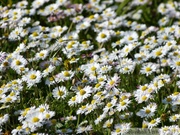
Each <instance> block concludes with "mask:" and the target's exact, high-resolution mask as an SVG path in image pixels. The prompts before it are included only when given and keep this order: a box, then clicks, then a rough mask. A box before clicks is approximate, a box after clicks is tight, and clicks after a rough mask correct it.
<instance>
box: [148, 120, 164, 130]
mask: <svg viewBox="0 0 180 135" xmlns="http://www.w3.org/2000/svg"><path fill="white" fill-rule="evenodd" d="M160 122H161V119H160V118H156V119H152V120H151V121H150V122H149V123H148V128H150V129H151V128H154V127H156V126H157V125H158V124H159V123H160Z"/></svg>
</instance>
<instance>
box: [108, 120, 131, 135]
mask: <svg viewBox="0 0 180 135" xmlns="http://www.w3.org/2000/svg"><path fill="white" fill-rule="evenodd" d="M130 127H131V124H130V123H122V124H115V126H114V128H115V129H114V130H113V131H112V132H111V135H121V134H126V133H127V132H128V131H129V130H130Z"/></svg>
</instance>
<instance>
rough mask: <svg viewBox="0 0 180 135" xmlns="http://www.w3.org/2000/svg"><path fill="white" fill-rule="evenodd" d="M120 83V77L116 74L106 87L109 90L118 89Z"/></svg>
mask: <svg viewBox="0 0 180 135" xmlns="http://www.w3.org/2000/svg"><path fill="white" fill-rule="evenodd" d="M119 82H120V77H119V76H118V75H117V74H115V75H114V76H113V77H111V78H109V79H108V80H107V83H106V87H107V88H108V89H111V88H113V87H116V86H117V85H118V83H119Z"/></svg>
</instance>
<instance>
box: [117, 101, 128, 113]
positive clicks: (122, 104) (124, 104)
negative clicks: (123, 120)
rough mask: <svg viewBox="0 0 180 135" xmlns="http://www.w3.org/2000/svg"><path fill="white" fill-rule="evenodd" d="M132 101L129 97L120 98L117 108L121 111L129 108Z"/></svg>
mask: <svg viewBox="0 0 180 135" xmlns="http://www.w3.org/2000/svg"><path fill="white" fill-rule="evenodd" d="M130 103H131V101H130V100H129V99H124V100H122V99H120V101H119V103H118V104H117V107H116V109H117V110H118V111H119V112H120V111H124V110H125V109H127V108H128V106H129V104H130Z"/></svg>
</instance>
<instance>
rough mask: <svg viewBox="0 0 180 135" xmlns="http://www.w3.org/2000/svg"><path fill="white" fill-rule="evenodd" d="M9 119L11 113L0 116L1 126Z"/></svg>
mask: <svg viewBox="0 0 180 135" xmlns="http://www.w3.org/2000/svg"><path fill="white" fill-rule="evenodd" d="M8 120H9V114H5V115H1V116H0V126H2V125H3V124H4V123H6V122H7V121H8Z"/></svg>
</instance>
